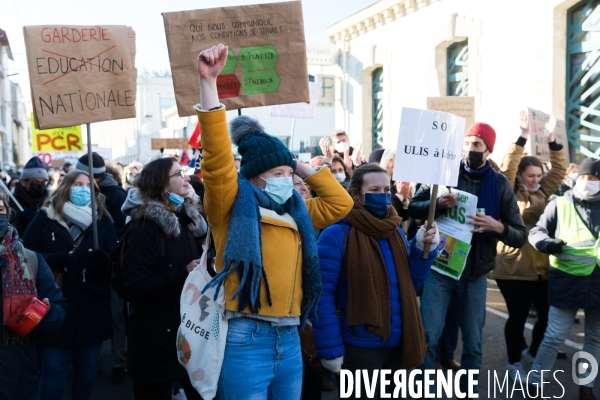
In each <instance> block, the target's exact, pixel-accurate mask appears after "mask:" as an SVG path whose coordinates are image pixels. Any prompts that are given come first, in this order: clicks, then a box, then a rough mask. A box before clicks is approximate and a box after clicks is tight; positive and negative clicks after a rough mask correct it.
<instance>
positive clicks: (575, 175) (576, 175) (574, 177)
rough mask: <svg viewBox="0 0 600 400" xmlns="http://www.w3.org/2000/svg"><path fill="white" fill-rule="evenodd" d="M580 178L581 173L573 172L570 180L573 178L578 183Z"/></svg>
mask: <svg viewBox="0 0 600 400" xmlns="http://www.w3.org/2000/svg"><path fill="white" fill-rule="evenodd" d="M578 176H579V172H571V173H570V174H569V178H571V180H572V181H576V180H577V177H578Z"/></svg>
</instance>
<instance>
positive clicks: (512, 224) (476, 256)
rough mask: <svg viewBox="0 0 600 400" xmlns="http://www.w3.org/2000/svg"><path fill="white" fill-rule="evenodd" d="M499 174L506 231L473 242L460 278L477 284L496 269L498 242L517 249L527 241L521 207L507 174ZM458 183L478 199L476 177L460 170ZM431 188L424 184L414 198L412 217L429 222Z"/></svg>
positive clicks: (411, 210) (412, 201) (478, 185)
mask: <svg viewBox="0 0 600 400" xmlns="http://www.w3.org/2000/svg"><path fill="white" fill-rule="evenodd" d="M496 175H497V176H498V186H499V187H500V197H501V198H500V204H501V210H500V222H502V223H503V224H504V232H503V233H502V234H501V235H497V236H496V237H495V238H493V239H491V240H485V241H473V242H472V243H471V245H472V247H471V251H470V252H469V256H468V257H467V263H466V265H465V270H464V272H463V274H462V276H461V279H466V280H470V281H475V280H477V279H479V278H480V277H481V276H483V275H485V274H487V273H488V272H490V271H491V270H493V269H494V266H495V264H496V245H497V244H498V240H501V241H502V242H504V243H506V244H507V245H509V246H511V247H515V248H520V247H521V246H523V245H524V244H525V240H527V237H526V230H525V225H524V224H523V219H522V218H521V214H520V212H519V207H518V206H517V201H516V199H515V193H514V191H513V187H512V185H511V184H510V183H509V182H508V180H507V179H506V178H505V177H504V175H502V174H499V173H497V172H496ZM459 183H460V184H459V187H458V189H459V190H462V191H464V192H467V193H471V194H474V195H476V196H478V197H479V195H480V193H479V187H480V185H481V179H477V178H476V177H475V176H472V175H470V174H469V173H465V172H462V171H461V175H460V181H459ZM429 188H430V185H422V186H421V188H420V189H419V190H418V191H417V193H415V195H414V196H413V198H412V199H411V201H410V204H409V206H408V210H409V212H410V216H411V217H413V218H415V219H422V220H427V216H428V214H429V203H430V202H431V201H430V197H431V194H430V189H429ZM484 195H485V194H484ZM443 212H446V211H445V210H444V211H441V212H440V211H439V210H436V215H440V214H441V213H443Z"/></svg>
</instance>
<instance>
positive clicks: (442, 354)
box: [435, 298, 460, 361]
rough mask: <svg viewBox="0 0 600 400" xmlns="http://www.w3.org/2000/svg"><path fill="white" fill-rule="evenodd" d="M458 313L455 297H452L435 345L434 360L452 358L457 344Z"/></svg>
mask: <svg viewBox="0 0 600 400" xmlns="http://www.w3.org/2000/svg"><path fill="white" fill-rule="evenodd" d="M459 315H460V313H459V308H458V306H457V302H456V299H455V298H453V299H452V302H451V303H450V306H449V307H448V313H447V314H446V320H445V324H444V331H443V332H442V337H441V338H440V341H439V342H438V345H437V352H436V356H435V361H441V360H445V361H446V360H454V351H455V350H456V346H457V344H458V328H459V324H458V316H459Z"/></svg>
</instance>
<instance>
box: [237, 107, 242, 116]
mask: <svg viewBox="0 0 600 400" xmlns="http://www.w3.org/2000/svg"><path fill="white" fill-rule="evenodd" d="M240 115H242V109H241V108H238V117H239V116H240Z"/></svg>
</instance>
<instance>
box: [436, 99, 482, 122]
mask: <svg viewBox="0 0 600 400" xmlns="http://www.w3.org/2000/svg"><path fill="white" fill-rule="evenodd" d="M427 109H428V110H435V111H443V112H447V113H450V114H454V115H458V116H459V117H463V118H464V119H466V123H465V128H467V127H469V126H471V125H473V123H474V122H475V98H474V97H461V96H444V97H428V98H427Z"/></svg>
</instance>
